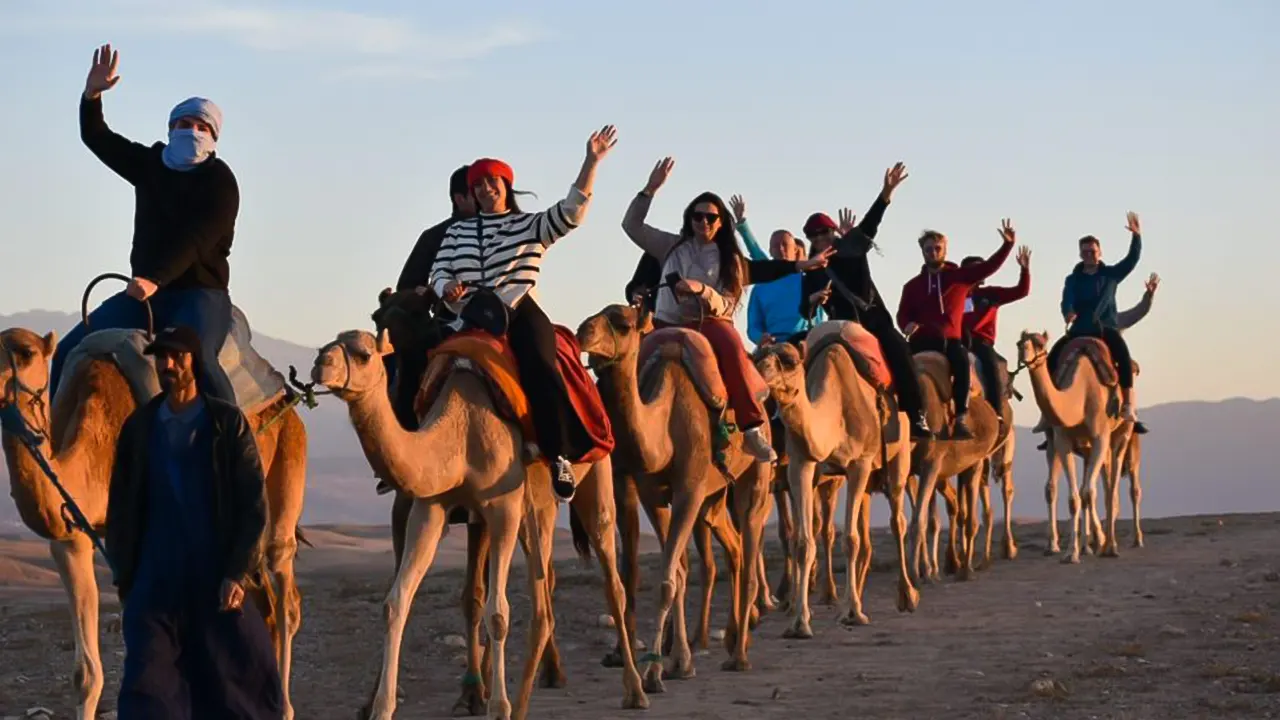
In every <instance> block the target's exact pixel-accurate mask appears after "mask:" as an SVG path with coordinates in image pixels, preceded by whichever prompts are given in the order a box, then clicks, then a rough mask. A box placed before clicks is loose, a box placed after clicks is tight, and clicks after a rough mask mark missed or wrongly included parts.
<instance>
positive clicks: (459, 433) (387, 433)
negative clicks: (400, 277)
mask: <svg viewBox="0 0 1280 720" xmlns="http://www.w3.org/2000/svg"><path fill="white" fill-rule="evenodd" d="M392 352H393V346H392V345H391V342H390V340H389V339H388V334H387V332H386V331H385V330H384V331H382V332H380V333H379V334H378V335H377V337H375V336H373V335H372V334H370V333H368V332H365V331H362V330H351V331H347V332H343V333H340V334H339V335H338V336H337V339H335V340H334V341H333V342H331V343H329V344H328V345H326V346H325V347H323V348H321V349H320V352H319V353H318V355H317V357H316V361H315V365H314V366H313V367H312V371H311V374H312V380H313V381H315V382H316V383H318V384H321V385H324V386H326V387H328V388H329V389H330V390H331V391H332V392H333V393H334V394H335V395H337V396H338V397H340V398H341V399H342V400H343V401H345V402H346V403H347V405H348V409H349V412H350V416H351V422H352V425H353V426H354V428H355V430H356V434H357V435H358V436H359V438H360V444H361V446H362V447H363V448H364V452H365V457H366V458H367V459H368V460H369V463H370V465H371V466H372V467H373V469H374V471H375V474H377V476H378V477H381V478H384V479H385V480H387V481H388V482H390V483H391V484H392V485H393V486H394V487H395V488H396V489H397V490H399V491H400V492H404V493H407V494H409V495H411V496H412V497H413V498H414V501H413V505H412V508H411V509H410V511H409V516H408V520H407V527H406V531H405V538H406V542H405V551H404V556H403V560H402V562H401V564H400V567H399V569H398V571H397V573H396V579H395V583H394V585H393V587H392V589H391V591H390V592H389V593H388V595H387V599H386V602H385V606H384V607H385V610H384V613H385V615H384V616H385V618H386V621H387V638H386V649H385V652H384V655H383V665H382V670H381V673H380V674H379V679H378V683H377V689H376V691H375V694H374V697H373V701H372V703H371V705H370V707H368V708H366V710H367V713H366V714H367V715H368V716H369V717H372V718H375V719H376V720H389V718H391V716H392V713H393V712H394V710H395V703H396V680H397V676H398V672H399V656H400V642H401V639H402V637H403V634H404V626H405V621H406V620H407V619H408V611H409V608H410V605H411V603H412V600H413V596H414V594H415V593H416V592H417V589H418V586H419V584H420V583H421V582H422V579H423V577H424V576H425V575H426V572H427V570H428V569H429V568H430V566H431V562H432V560H433V559H434V556H435V552H436V548H437V546H438V544H439V541H440V538H441V536H442V535H443V532H444V528H445V524H446V520H447V515H448V511H449V509H450V508H453V507H456V506H459V505H461V506H464V507H466V508H467V509H468V510H470V511H471V512H474V513H477V514H478V515H480V516H481V517H482V518H483V520H484V523H485V527H486V528H487V529H488V532H489V537H490V544H491V553H490V555H489V583H488V584H489V590H490V592H489V597H488V603H487V607H486V616H487V620H488V626H487V627H488V634H489V646H490V647H489V652H490V653H491V654H492V658H493V660H492V675H491V678H490V687H489V692H490V696H489V701H488V713H489V716H490V717H492V718H508V717H516V718H523V717H524V716H525V714H526V713H527V712H528V703H529V698H530V696H531V695H532V692H533V682H534V675H535V673H536V671H537V667H538V661H539V660H540V659H541V658H542V656H543V650H544V647H545V645H546V643H547V641H548V640H549V638H550V636H551V635H552V633H553V625H554V622H555V620H554V616H553V614H552V607H551V598H550V591H549V588H548V583H547V582H546V579H545V577H546V569H547V567H548V566H549V565H550V562H551V550H552V548H551V541H552V539H553V537H554V530H555V514H556V511H557V508H558V505H557V503H556V501H555V498H554V496H553V495H552V493H551V490H550V475H549V474H547V473H546V472H541V471H539V468H541V465H540V464H537V463H535V464H533V465H531V466H527V465H526V463H525V459H524V457H523V455H524V452H523V450H524V440H523V432H522V430H521V429H520V426H519V424H517V423H515V422H513V421H512V420H510V419H508V414H507V413H506V412H504V411H503V410H500V409H499V408H498V406H499V405H500V402H499V401H497V400H496V398H495V397H494V393H493V391H492V390H491V389H490V387H491V386H490V384H489V381H488V380H487V379H486V378H485V377H484V376H482V375H481V374H480V373H479V371H476V370H474V369H472V368H473V366H472V365H470V364H469V363H466V362H459V361H455V360H454V359H452V358H449V357H447V356H443V357H442V358H441V362H440V363H433V365H432V368H434V369H428V377H427V378H426V379H424V381H423V382H424V386H426V385H428V384H430V383H431V382H432V379H433V377H434V378H435V379H437V380H438V382H437V383H436V385H438V387H439V391H438V392H437V393H436V394H435V395H434V397H433V398H431V400H430V404H429V405H428V406H427V407H426V408H425V409H424V410H423V411H422V413H421V416H422V418H423V419H422V423H421V427H420V429H418V430H416V431H409V430H405V429H404V428H403V427H402V426H401V424H400V421H399V420H398V419H397V418H396V416H395V413H394V412H393V411H392V407H391V400H390V398H389V397H388V395H387V378H386V371H385V369H384V367H383V362H382V358H383V357H384V356H386V355H388V354H390V353H392ZM531 470H532V472H531ZM575 473H577V474H578V475H579V476H580V477H581V481H580V484H579V486H578V491H577V494H578V495H580V496H583V497H585V498H590V499H591V501H592V503H591V512H587V513H583V514H582V516H581V519H582V521H583V523H584V524H585V525H586V531H587V533H588V535H589V536H590V537H591V542H592V544H593V545H594V547H595V550H596V553H597V555H598V556H599V558H600V565H601V569H602V571H603V573H604V575H605V583H604V585H605V594H606V596H607V598H608V602H609V607H610V611H611V612H612V614H613V617H614V621H615V624H616V626H617V631H618V633H619V635H620V642H621V643H622V644H623V645H628V644H629V642H628V640H627V637H626V627H625V624H624V623H623V610H624V608H623V602H624V601H623V595H622V587H621V583H620V581H619V579H618V575H617V569H616V560H615V557H614V537H613V521H612V518H613V498H612V490H613V486H612V483H611V479H610V478H611V474H612V470H611V467H610V462H609V459H608V457H607V456H606V457H605V458H604V459H603V460H601V461H600V462H597V463H595V464H594V465H591V466H584V465H579V466H576V467H575ZM526 513H528V514H529V515H531V516H532V517H526ZM522 525H523V526H524V532H525V533H526V535H525V537H526V539H527V543H526V553H527V555H528V556H529V573H530V575H529V582H530V597H531V598H532V600H533V603H534V618H533V626H532V627H531V629H530V634H529V654H528V656H527V658H526V661H525V666H524V672H523V674H522V678H521V685H520V693H519V695H518V696H517V703H516V707H515V710H514V714H513V711H512V706H511V703H510V701H509V699H508V696H507V691H506V654H505V645H506V637H507V633H508V629H509V617H510V611H509V606H508V604H507V597H506V595H507V576H508V573H509V570H510V565H511V556H512V552H513V551H514V549H515V544H516V541H517V539H519V538H520V535H521V532H522ZM623 686H624V688H625V693H624V698H623V707H625V708H643V707H647V705H648V700H647V698H645V696H644V693H643V691H642V689H641V687H640V677H639V674H638V672H637V670H636V667H635V665H634V662H633V663H631V664H630V666H629V667H628V668H626V670H625V672H624V673H623Z"/></svg>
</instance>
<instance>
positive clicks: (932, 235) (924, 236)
mask: <svg viewBox="0 0 1280 720" xmlns="http://www.w3.org/2000/svg"><path fill="white" fill-rule="evenodd" d="M944 237H946V235H943V234H942V233H940V232H938V231H937V230H925V231H924V232H922V233H920V240H919V241H918V242H919V243H920V247H924V244H925V243H927V242H929V241H930V240H941V239H943V238H944Z"/></svg>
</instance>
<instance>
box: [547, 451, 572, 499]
mask: <svg viewBox="0 0 1280 720" xmlns="http://www.w3.org/2000/svg"><path fill="white" fill-rule="evenodd" d="M552 469H553V470H554V472H553V473H552V475H551V488H552V489H553V490H555V491H556V495H557V496H558V497H559V498H560V500H561V502H569V501H570V500H572V499H573V491H574V489H575V486H576V485H577V482H578V481H577V478H575V477H574V476H573V465H570V464H569V461H568V460H565V459H564V458H563V457H557V458H556V461H555V462H554V463H552Z"/></svg>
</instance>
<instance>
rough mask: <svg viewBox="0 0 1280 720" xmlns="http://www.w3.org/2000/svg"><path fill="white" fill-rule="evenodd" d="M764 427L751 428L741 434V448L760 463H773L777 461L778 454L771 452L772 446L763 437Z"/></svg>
mask: <svg viewBox="0 0 1280 720" xmlns="http://www.w3.org/2000/svg"><path fill="white" fill-rule="evenodd" d="M763 427H764V426H763V425H761V426H758V427H753V428H751V429H750V430H748V431H746V432H744V433H742V447H743V449H744V450H746V451H747V452H748V453H750V454H751V455H752V457H754V458H755V459H756V460H759V461H760V462H770V463H771V462H774V461H775V460H777V459H778V453H776V452H774V451H773V446H772V445H770V444H769V441H768V440H767V439H765V436H764V430H762V429H761V428H763Z"/></svg>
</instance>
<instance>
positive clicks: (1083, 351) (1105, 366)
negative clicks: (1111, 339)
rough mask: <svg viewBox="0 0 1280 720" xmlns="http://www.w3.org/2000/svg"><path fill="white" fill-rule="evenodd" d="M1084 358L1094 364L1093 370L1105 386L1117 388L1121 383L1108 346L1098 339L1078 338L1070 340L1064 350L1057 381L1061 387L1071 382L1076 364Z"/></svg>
mask: <svg viewBox="0 0 1280 720" xmlns="http://www.w3.org/2000/svg"><path fill="white" fill-rule="evenodd" d="M1082 357H1087V358H1089V362H1092V363H1093V370H1094V372H1096V373H1097V374H1098V380H1099V381H1100V382H1101V383H1102V384H1103V385H1105V386H1107V387H1115V386H1116V385H1117V384H1118V383H1119V381H1120V376H1119V375H1118V374H1117V373H1116V367H1115V363H1114V362H1113V361H1112V359H1111V350H1110V349H1109V348H1108V347H1107V344H1106V343H1105V342H1103V341H1102V340H1100V339H1098V338H1092V337H1078V338H1072V339H1071V340H1068V341H1067V346H1066V347H1065V348H1063V349H1062V359H1061V360H1060V361H1059V364H1058V372H1057V378H1056V379H1055V383H1056V384H1057V385H1058V386H1059V387H1062V386H1063V385H1064V384H1066V383H1069V382H1071V376H1072V375H1073V374H1075V371H1076V364H1077V363H1078V362H1080V360H1081V358H1082Z"/></svg>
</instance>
